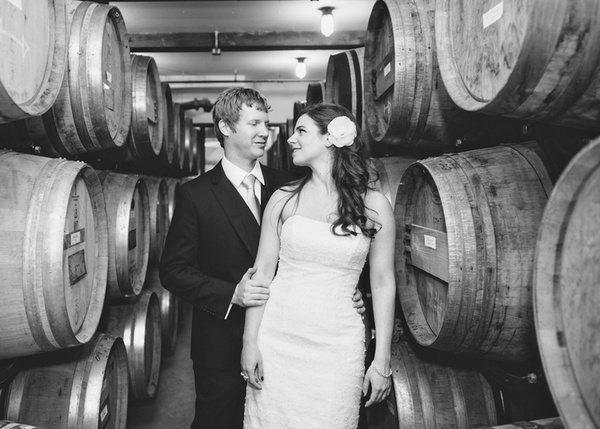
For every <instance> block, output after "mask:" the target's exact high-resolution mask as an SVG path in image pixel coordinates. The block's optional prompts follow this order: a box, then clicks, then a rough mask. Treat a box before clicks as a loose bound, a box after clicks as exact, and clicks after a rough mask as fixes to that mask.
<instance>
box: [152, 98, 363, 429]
mask: <svg viewBox="0 0 600 429" xmlns="http://www.w3.org/2000/svg"><path fill="white" fill-rule="evenodd" d="M268 111H269V105H268V102H267V100H266V99H265V98H264V97H263V96H262V95H261V94H260V93H259V92H258V91H256V90H254V89H250V88H230V89H227V90H225V91H224V92H223V93H221V95H219V97H218V98H217V100H216V101H215V104H214V107H213V121H214V125H215V134H216V136H217V138H218V139H219V142H220V143H221V145H222V146H223V150H224V157H223V159H222V160H221V161H220V162H219V163H218V164H217V165H216V166H215V167H214V168H213V169H212V170H210V171H208V172H207V173H205V174H203V175H201V176H200V177H198V178H196V179H194V180H191V181H189V182H187V183H185V184H184V185H182V186H180V187H179V188H178V190H177V193H176V196H175V198H176V204H175V212H174V213H173V219H172V221H171V226H170V228H169V232H168V235H167V239H166V243H165V247H164V250H163V253H162V259H161V264H160V279H161V282H162V285H163V286H164V287H165V288H166V289H168V290H169V291H171V292H173V293H174V294H175V295H177V296H179V297H181V298H182V299H184V300H186V301H188V302H190V303H191V304H192V305H193V317H192V344H191V345H192V347H191V349H192V351H191V358H192V360H193V368H194V375H195V385H196V415H195V419H194V422H193V423H192V429H199V428H202V429H238V428H242V423H243V412H244V398H245V390H246V382H245V381H244V379H243V378H242V377H241V374H240V372H241V367H240V357H241V352H242V335H243V331H244V315H245V308H246V307H249V306H255V305H263V304H264V303H265V302H266V301H267V299H268V297H269V289H268V286H263V285H261V284H259V282H257V281H253V280H252V274H253V273H254V271H253V269H249V267H252V266H253V264H254V259H255V257H256V252H257V250H258V242H259V235H260V225H259V222H260V213H254V214H253V210H252V207H253V206H254V208H255V211H260V212H261V213H262V210H261V209H258V208H257V207H256V204H258V203H260V206H261V208H262V209H264V207H265V205H266V202H267V200H268V199H269V197H270V196H271V194H272V193H273V192H274V191H275V190H276V189H277V188H278V187H280V186H282V185H283V184H285V183H286V182H288V181H290V180H292V179H294V176H293V175H292V174H291V173H288V172H283V171H279V170H275V169H273V168H269V167H267V166H264V165H261V164H260V163H258V161H257V160H258V158H260V157H261V156H262V155H263V154H264V153H265V145H266V143H267V137H268V121H269V118H268ZM246 176H253V177H251V178H250V179H251V180H252V181H254V183H252V184H248V183H247V182H248V179H247V178H246ZM252 188H254V189H253V190H254V192H252ZM257 200H258V201H257ZM356 298H357V297H355V300H356ZM358 301H359V304H358V305H357V307H362V300H361V299H360V295H359V296H358ZM361 310H362V308H361ZM363 311H364V310H363ZM359 312H362V311H360V310H359Z"/></svg>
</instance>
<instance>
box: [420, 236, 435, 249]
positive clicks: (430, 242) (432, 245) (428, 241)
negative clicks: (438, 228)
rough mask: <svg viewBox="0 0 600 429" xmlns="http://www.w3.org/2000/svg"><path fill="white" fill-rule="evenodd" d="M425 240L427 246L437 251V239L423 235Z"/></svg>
mask: <svg viewBox="0 0 600 429" xmlns="http://www.w3.org/2000/svg"><path fill="white" fill-rule="evenodd" d="M423 239H424V240H425V246H426V247H429V248H430V249H435V247H436V246H435V237H432V236H431V235H427V234H423Z"/></svg>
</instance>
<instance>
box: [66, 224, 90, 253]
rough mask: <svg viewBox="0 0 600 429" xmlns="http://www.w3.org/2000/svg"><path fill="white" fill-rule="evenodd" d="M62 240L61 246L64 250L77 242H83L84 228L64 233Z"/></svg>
mask: <svg viewBox="0 0 600 429" xmlns="http://www.w3.org/2000/svg"><path fill="white" fill-rule="evenodd" d="M63 241H64V243H63V244H64V246H63V248H64V249H65V250H67V249H68V248H70V247H73V246H75V245H77V244H81V243H83V242H84V241H85V228H82V229H78V230H77V231H73V232H70V233H69V234H65V238H64V240H63Z"/></svg>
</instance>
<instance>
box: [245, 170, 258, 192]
mask: <svg viewBox="0 0 600 429" xmlns="http://www.w3.org/2000/svg"><path fill="white" fill-rule="evenodd" d="M255 181H256V177H254V175H253V174H248V175H247V176H246V177H244V180H242V185H243V186H244V188H246V189H252V190H254V182H255Z"/></svg>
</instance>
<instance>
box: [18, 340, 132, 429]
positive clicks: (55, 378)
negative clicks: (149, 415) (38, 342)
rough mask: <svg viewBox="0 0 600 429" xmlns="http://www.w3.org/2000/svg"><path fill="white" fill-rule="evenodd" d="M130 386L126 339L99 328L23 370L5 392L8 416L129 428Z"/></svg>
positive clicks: (42, 423) (58, 427) (60, 426)
mask: <svg viewBox="0 0 600 429" xmlns="http://www.w3.org/2000/svg"><path fill="white" fill-rule="evenodd" d="M128 387H129V382H128V379H127V355H126V352H125V347H124V345H123V340H122V339H121V338H114V337H111V336H110V335H106V334H101V333H97V334H96V335H95V336H94V338H93V339H92V340H91V341H90V342H89V343H88V344H86V345H85V346H83V347H77V348H73V349H69V350H61V351H59V352H53V353H51V354H45V355H43V356H39V357H36V360H35V361H34V362H33V363H32V364H31V366H30V367H28V368H26V369H23V370H21V371H19V373H18V374H17V376H16V377H15V379H14V381H13V382H12V383H11V384H10V386H9V388H8V391H7V392H6V393H7V395H6V398H7V399H6V404H7V407H6V418H7V419H8V420H11V421H18V422H26V423H27V424H31V425H35V426H39V427H40V428H46V429H50V428H52V429H70V428H86V429H87V428H90V429H117V428H118V429H125V427H126V423H127V406H128Z"/></svg>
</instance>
